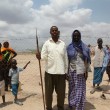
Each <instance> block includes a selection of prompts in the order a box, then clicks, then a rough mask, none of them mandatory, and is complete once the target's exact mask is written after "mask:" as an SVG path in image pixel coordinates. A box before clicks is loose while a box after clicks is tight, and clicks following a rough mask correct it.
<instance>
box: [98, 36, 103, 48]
mask: <svg viewBox="0 0 110 110" xmlns="http://www.w3.org/2000/svg"><path fill="white" fill-rule="evenodd" d="M97 44H98V47H99V48H102V44H103V40H102V39H101V38H99V39H98V40H97Z"/></svg>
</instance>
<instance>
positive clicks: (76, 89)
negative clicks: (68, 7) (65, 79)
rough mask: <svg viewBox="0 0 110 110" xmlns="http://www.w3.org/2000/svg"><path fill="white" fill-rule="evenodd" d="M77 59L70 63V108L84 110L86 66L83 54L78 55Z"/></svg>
mask: <svg viewBox="0 0 110 110" xmlns="http://www.w3.org/2000/svg"><path fill="white" fill-rule="evenodd" d="M76 57H77V58H75V59H72V60H71V61H70V69H69V77H70V79H69V97H68V99H69V106H70V107H73V106H75V108H76V110H84V102H85V96H86V81H85V78H84V71H85V65H84V61H83V60H82V54H81V53H78V54H77V56H76ZM81 60H82V61H81Z"/></svg>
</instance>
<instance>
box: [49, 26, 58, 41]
mask: <svg viewBox="0 0 110 110" xmlns="http://www.w3.org/2000/svg"><path fill="white" fill-rule="evenodd" d="M50 34H51V37H52V39H53V41H54V42H57V41H58V39H59V35H60V31H59V30H58V27H57V26H52V27H51V28H50Z"/></svg>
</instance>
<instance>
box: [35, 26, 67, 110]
mask: <svg viewBox="0 0 110 110" xmlns="http://www.w3.org/2000/svg"><path fill="white" fill-rule="evenodd" d="M50 34H51V38H50V39H49V40H47V41H46V42H45V43H44V45H43V47H42V51H41V53H39V52H37V53H36V57H37V59H39V60H40V59H42V60H45V61H46V70H45V100H46V109H47V110H52V97H53V96H52V94H53V91H54V89H55V92H56V93H57V107H58V110H64V99H65V78H66V77H65V76H66V74H65V73H67V68H68V67H67V66H68V59H67V51H66V45H65V43H64V42H63V41H62V40H60V39H59V37H60V36H59V35H60V31H59V30H58V27H57V26H52V27H51V28H50Z"/></svg>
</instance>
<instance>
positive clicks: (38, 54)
mask: <svg viewBox="0 0 110 110" xmlns="http://www.w3.org/2000/svg"><path fill="white" fill-rule="evenodd" d="M36 58H37V59H38V60H40V59H41V53H40V52H38V51H37V52H36Z"/></svg>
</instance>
